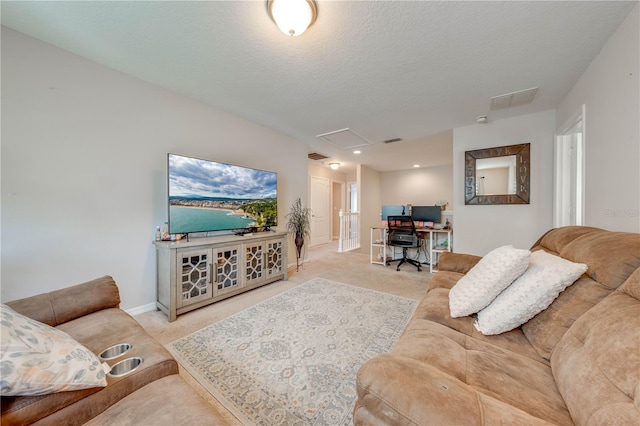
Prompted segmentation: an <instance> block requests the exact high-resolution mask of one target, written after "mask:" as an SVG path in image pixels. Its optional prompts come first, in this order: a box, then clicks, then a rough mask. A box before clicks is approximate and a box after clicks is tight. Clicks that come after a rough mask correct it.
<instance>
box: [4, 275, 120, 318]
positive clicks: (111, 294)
mask: <svg viewBox="0 0 640 426" xmlns="http://www.w3.org/2000/svg"><path fill="white" fill-rule="evenodd" d="M6 305H7V306H9V307H10V308H11V309H13V310H14V311H16V312H18V313H20V314H22V315H25V316H28V317H29V318H32V319H34V320H36V321H40V322H42V323H45V324H48V325H50V326H52V327H55V326H57V325H59V324H63V323H65V322H68V321H71V320H73V319H76V318H80V317H82V316H84V315H88V314H90V313H93V312H97V311H101V310H103V309H108V308H118V307H119V306H120V293H119V291H118V286H117V285H116V283H115V281H114V280H113V278H111V277H110V276H104V277H102V278H98V279H95V280H92V281H89V282H86V283H84V284H78V285H74V286H71V287H67V288H63V289H61V290H56V291H52V292H50V293H44V294H38V295H36V296H31V297H26V298H24V299H19V300H14V301H12V302H7V303H6Z"/></svg>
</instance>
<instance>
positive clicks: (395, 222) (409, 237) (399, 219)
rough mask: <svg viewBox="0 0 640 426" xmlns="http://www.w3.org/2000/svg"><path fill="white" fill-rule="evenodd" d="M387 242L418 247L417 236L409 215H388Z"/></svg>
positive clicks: (394, 244) (393, 244)
mask: <svg viewBox="0 0 640 426" xmlns="http://www.w3.org/2000/svg"><path fill="white" fill-rule="evenodd" d="M387 224H388V226H389V237H388V241H389V244H390V245H392V246H405V247H418V246H419V241H420V239H419V237H418V233H417V232H416V227H415V225H414V223H413V219H412V218H411V216H389V217H388V218H387Z"/></svg>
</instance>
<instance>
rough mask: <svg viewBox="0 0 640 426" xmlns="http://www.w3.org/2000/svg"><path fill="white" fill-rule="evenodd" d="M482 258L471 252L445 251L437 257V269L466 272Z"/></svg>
mask: <svg viewBox="0 0 640 426" xmlns="http://www.w3.org/2000/svg"><path fill="white" fill-rule="evenodd" d="M480 259H482V257H480V256H475V255H473V254H462V253H451V252H448V251H445V252H444V253H442V254H441V255H440V258H439V259H438V270H439V271H449V272H458V273H460V274H466V273H467V272H469V270H470V269H471V268H473V267H474V266H476V263H478V262H479V261H480Z"/></svg>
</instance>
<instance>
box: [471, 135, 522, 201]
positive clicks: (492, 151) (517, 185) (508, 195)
mask: <svg viewBox="0 0 640 426" xmlns="http://www.w3.org/2000/svg"><path fill="white" fill-rule="evenodd" d="M530 150H531V144H528V143H523V144H519V145H508V146H499V147H495V148H486V149H476V150H474V151H465V153H464V203H465V204H529V181H530ZM507 156H514V158H515V167H513V170H510V171H507V172H505V175H506V176H508V179H509V180H508V182H507V184H506V185H505V189H504V193H500V192H498V193H485V192H484V191H482V190H481V189H482V185H481V184H482V182H478V181H479V180H481V179H483V178H484V177H483V176H482V177H481V178H480V179H479V178H478V175H477V170H476V167H477V161H478V160H489V159H497V158H499V157H507ZM511 163H513V162H511ZM505 179H507V178H505Z"/></svg>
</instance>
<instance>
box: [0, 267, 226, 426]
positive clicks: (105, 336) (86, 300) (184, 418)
mask: <svg viewBox="0 0 640 426" xmlns="http://www.w3.org/2000/svg"><path fill="white" fill-rule="evenodd" d="M119 304H120V295H119V292H118V287H117V285H116V283H115V282H114V281H113V279H112V278H111V277H108V276H107V277H103V278H99V279H97V280H93V281H90V282H88V283H84V284H79V285H76V286H72V287H68V288H65V289H62V290H58V291H54V292H51V293H47V294H41V295H37V296H33V297H29V298H25V299H20V300H16V301H13V302H9V303H7V306H9V307H10V308H12V309H13V310H14V311H16V312H18V313H20V314H22V315H25V316H28V317H30V318H32V319H35V320H37V321H40V322H42V323H45V324H48V325H50V326H53V327H56V328H58V329H60V330H62V331H64V332H65V333H67V334H69V335H70V336H71V337H72V338H74V339H75V340H76V341H78V342H80V343H81V344H82V345H84V346H85V347H87V348H88V349H89V350H90V351H92V352H94V353H95V354H99V353H101V352H102V351H103V350H104V349H107V348H109V347H111V346H113V345H117V344H120V343H130V344H131V345H132V348H131V349H130V350H129V351H128V352H126V353H125V354H124V355H122V356H120V357H118V358H115V359H113V360H111V361H107V363H108V364H109V365H111V366H112V365H113V364H115V363H116V362H118V361H121V360H122V359H125V358H129V357H137V356H139V357H142V358H143V360H144V361H143V362H142V364H140V366H139V367H138V368H137V369H136V370H134V371H133V372H131V373H130V374H128V375H125V376H122V377H108V378H107V386H106V387H104V388H102V387H98V388H91V389H85V390H78V391H68V392H57V393H52V394H47V395H43V396H17V397H10V396H3V397H2V418H1V422H2V425H3V426H4V425H26V424H38V425H80V424H84V423H86V422H88V421H90V420H91V424H93V425H99V424H112V425H113V424H118V425H194V424H198V425H205V424H206V425H224V424H227V423H226V422H225V421H224V419H223V418H222V417H221V416H220V415H219V413H217V412H216V411H215V410H213V408H212V407H211V406H210V405H209V404H208V403H207V402H206V401H204V400H203V399H202V398H201V397H200V396H199V395H198V394H197V393H196V392H195V391H194V390H193V389H192V388H190V387H189V386H188V385H187V384H186V382H184V380H183V379H182V378H181V377H180V376H179V375H178V364H177V362H176V361H175V359H174V358H173V357H172V356H171V354H170V353H169V352H168V351H167V350H166V349H165V348H164V347H163V346H162V345H161V344H159V343H158V342H157V341H156V340H154V339H153V338H152V337H151V336H149V335H148V334H147V333H146V332H145V330H144V329H143V328H142V327H141V326H140V325H139V324H138V323H137V322H136V320H135V319H133V317H131V316H130V315H129V314H127V313H126V312H124V311H123V310H121V309H119ZM92 419H93V420H92Z"/></svg>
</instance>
